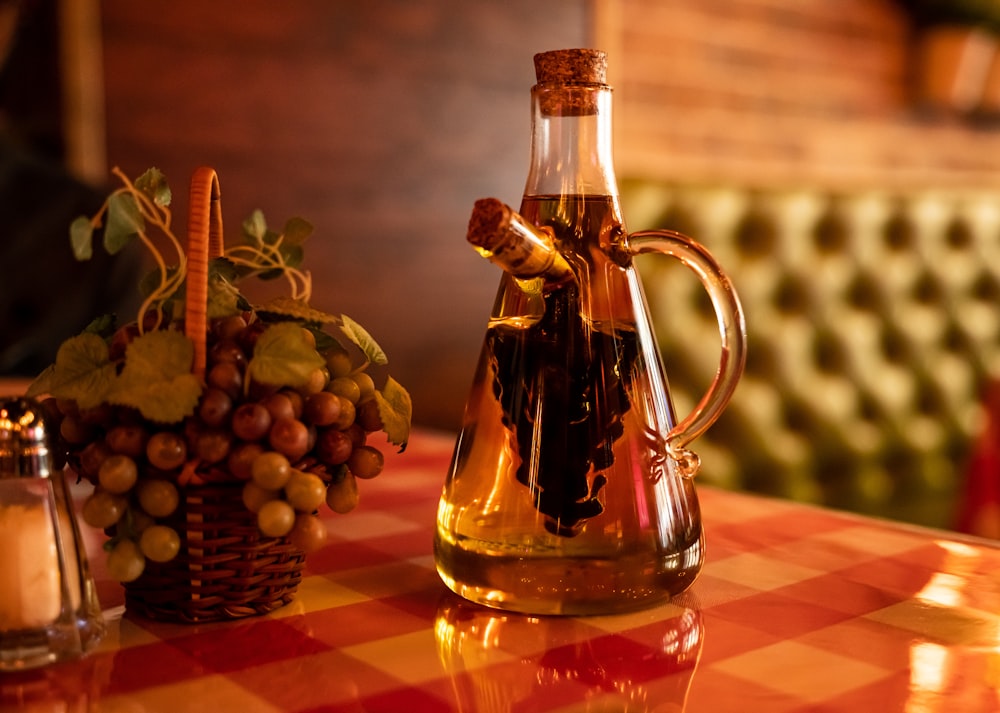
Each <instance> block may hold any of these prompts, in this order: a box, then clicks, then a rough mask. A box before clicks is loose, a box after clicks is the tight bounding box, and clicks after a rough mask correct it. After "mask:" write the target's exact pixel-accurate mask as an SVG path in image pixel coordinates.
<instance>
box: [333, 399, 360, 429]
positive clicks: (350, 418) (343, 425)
mask: <svg viewBox="0 0 1000 713" xmlns="http://www.w3.org/2000/svg"><path fill="white" fill-rule="evenodd" d="M356 415H357V409H356V408H355V406H354V404H352V403H351V402H350V401H348V400H347V399H345V398H343V397H341V399H340V416H339V417H338V418H337V422H336V423H335V424H333V425H334V427H336V428H338V429H340V430H341V431H344V430H346V429H348V428H350V427H351V424H352V423H354V418H355V416H356Z"/></svg>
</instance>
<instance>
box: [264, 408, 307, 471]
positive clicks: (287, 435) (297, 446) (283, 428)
mask: <svg viewBox="0 0 1000 713" xmlns="http://www.w3.org/2000/svg"><path fill="white" fill-rule="evenodd" d="M267 440H268V443H270V444H271V448H273V449H274V450H276V451H278V452H279V453H283V454H284V455H286V456H287V457H288V459H289V460H290V461H292V462H293V463H294V462H295V461H297V460H299V459H300V458H302V456H304V455H305V454H306V453H308V452H309V429H308V428H306V425H305V424H304V423H302V421H297V420H296V419H294V418H279V419H278V420H276V421H275V422H274V423H273V424H271V430H270V431H269V432H268V434H267Z"/></svg>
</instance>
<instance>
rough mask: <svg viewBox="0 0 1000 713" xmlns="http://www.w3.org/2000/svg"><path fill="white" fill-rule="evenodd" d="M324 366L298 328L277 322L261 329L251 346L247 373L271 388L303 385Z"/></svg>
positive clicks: (292, 323)
mask: <svg viewBox="0 0 1000 713" xmlns="http://www.w3.org/2000/svg"><path fill="white" fill-rule="evenodd" d="M325 364H326V360H325V359H324V358H323V357H321V356H320V355H319V353H318V352H317V351H316V349H315V348H313V346H312V343H311V341H310V340H309V339H308V338H307V337H306V335H305V333H304V332H303V330H302V327H301V325H299V324H296V323H295V322H278V323H276V324H272V325H271V326H270V327H268V328H267V329H265V330H264V332H263V333H262V334H261V335H260V337H258V339H257V344H256V345H255V346H254V350H253V357H252V358H251V359H250V363H249V364H248V365H247V373H248V374H249V375H250V378H251V379H252V380H253V381H257V382H260V383H263V384H270V385H271V386H292V387H295V386H302V385H303V384H305V383H307V382H308V381H309V378H310V377H311V376H312V373H313V372H314V371H315V370H316V369H319V368H320V367H322V366H324V365H325Z"/></svg>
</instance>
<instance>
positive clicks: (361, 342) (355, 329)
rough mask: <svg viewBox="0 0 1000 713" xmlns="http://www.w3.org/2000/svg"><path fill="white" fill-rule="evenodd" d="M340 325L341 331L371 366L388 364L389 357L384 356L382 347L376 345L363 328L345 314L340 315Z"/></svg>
mask: <svg viewBox="0 0 1000 713" xmlns="http://www.w3.org/2000/svg"><path fill="white" fill-rule="evenodd" d="M340 319H341V322H342V324H341V325H340V329H341V331H343V332H344V334H345V335H346V336H347V338H348V339H350V340H351V341H352V342H354V343H355V344H357V345H358V347H360V349H361V351H362V352H364V354H365V356H366V357H368V360H369V361H370V362H371V363H372V364H388V363H389V357H387V356H386V355H385V352H384V351H382V347H380V346H379V345H378V342H376V341H375V339H374V338H373V337H372V335H370V334H369V333H368V332H367V331H365V328H364V327H362V326H361V325H360V324H358V323H357V322H355V321H354V320H353V319H351V318H350V317H348V316H347V315H346V314H342V315H340Z"/></svg>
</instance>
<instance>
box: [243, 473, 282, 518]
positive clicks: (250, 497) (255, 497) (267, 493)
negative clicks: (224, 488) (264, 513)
mask: <svg viewBox="0 0 1000 713" xmlns="http://www.w3.org/2000/svg"><path fill="white" fill-rule="evenodd" d="M280 494H281V491H279V490H269V489H267V488H262V487H260V486H259V485H257V483H255V482H253V481H252V480H251V481H248V482H247V484H246V485H244V486H243V492H242V497H243V505H244V506H245V507H246V509H247V510H249V511H250V512H252V513H256V512H259V511H260V509H261V507H263V505H264V504H265V503H269V502H271V501H272V500H277V499H278V496H279V495H280Z"/></svg>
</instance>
